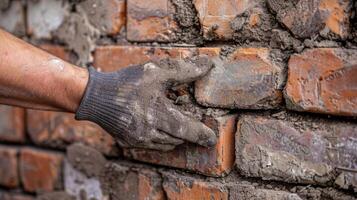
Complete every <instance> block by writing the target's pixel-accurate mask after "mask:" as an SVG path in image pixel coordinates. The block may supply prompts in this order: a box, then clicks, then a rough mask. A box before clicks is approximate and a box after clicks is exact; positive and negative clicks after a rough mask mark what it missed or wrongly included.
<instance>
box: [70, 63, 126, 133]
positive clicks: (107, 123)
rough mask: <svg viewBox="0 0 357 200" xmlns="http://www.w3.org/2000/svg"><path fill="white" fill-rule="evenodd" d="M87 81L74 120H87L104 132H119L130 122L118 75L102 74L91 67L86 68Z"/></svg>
mask: <svg viewBox="0 0 357 200" xmlns="http://www.w3.org/2000/svg"><path fill="white" fill-rule="evenodd" d="M88 71H89V80H88V84H87V87H86V89H85V92H84V95H83V97H82V100H81V103H80V105H79V107H78V109H77V111H76V114H75V119H76V120H89V121H92V122H95V123H97V124H99V125H100V126H101V127H102V128H104V129H105V130H111V132H116V133H118V132H121V131H123V129H125V128H127V126H128V125H129V124H130V122H131V118H132V117H131V115H130V112H128V109H127V108H126V107H125V105H126V104H127V102H126V101H127V99H126V98H125V97H122V96H123V94H120V92H119V90H125V88H122V87H121V88H120V89H119V87H118V86H119V85H121V82H122V81H123V80H122V79H123V78H124V77H121V76H118V73H116V72H113V73H102V72H98V71H96V70H95V69H94V68H93V67H89V68H88Z"/></svg>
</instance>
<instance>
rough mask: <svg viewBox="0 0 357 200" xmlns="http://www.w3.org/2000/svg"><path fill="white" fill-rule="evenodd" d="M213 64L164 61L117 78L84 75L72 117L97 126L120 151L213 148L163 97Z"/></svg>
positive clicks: (210, 137) (207, 134)
mask: <svg viewBox="0 0 357 200" xmlns="http://www.w3.org/2000/svg"><path fill="white" fill-rule="evenodd" d="M212 67H213V64H212V63H211V62H209V60H208V59H207V58H205V57H198V58H196V59H195V60H190V61H189V60H186V61H183V60H181V61H177V60H163V61H161V62H160V63H158V64H154V63H146V64H144V65H138V66H131V67H128V68H125V69H122V70H119V71H117V72H112V73H101V72H97V71H96V70H95V69H94V68H90V69H89V74H90V75H89V82H88V85H87V88H86V91H85V94H84V96H83V98H82V102H81V104H80V106H79V108H78V110H77V112H76V116H75V118H76V119H77V120H89V121H92V122H95V123H97V124H99V125H100V126H101V127H102V128H104V129H105V130H106V131H107V132H109V133H110V134H111V135H112V136H113V137H115V138H116V140H117V142H118V143H119V145H121V146H122V147H135V148H148V149H157V150H171V149H173V148H175V146H176V145H179V144H182V143H183V142H184V141H189V142H193V143H198V144H200V145H203V146H213V145H214V144H215V143H216V136H215V134H214V132H213V131H212V130H211V129H209V128H208V127H207V126H205V125H204V124H203V123H201V122H200V121H198V120H195V119H192V118H190V117H187V116H185V115H184V114H182V113H181V112H180V111H178V109H177V108H176V107H175V105H173V104H172V103H171V102H170V101H169V100H168V99H167V98H166V96H165V91H166V89H167V88H168V87H170V86H172V85H174V84H180V83H186V82H192V81H194V80H196V79H199V78H200V77H202V76H204V75H205V74H206V73H207V72H208V71H209V70H210V69H211V68H212Z"/></svg>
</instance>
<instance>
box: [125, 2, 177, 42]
mask: <svg viewBox="0 0 357 200" xmlns="http://www.w3.org/2000/svg"><path fill="white" fill-rule="evenodd" d="M173 14H174V7H173V5H172V3H171V1H169V0H152V1H146V0H128V1H127V24H126V26H127V39H128V40H129V41H142V42H143V41H146V42H147V41H158V42H168V41H172V40H174V36H175V31H176V30H177V24H176V22H175V20H174V17H173Z"/></svg>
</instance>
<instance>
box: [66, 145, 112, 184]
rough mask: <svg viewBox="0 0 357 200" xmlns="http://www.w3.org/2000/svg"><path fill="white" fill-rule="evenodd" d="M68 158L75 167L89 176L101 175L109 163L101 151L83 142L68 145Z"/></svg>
mask: <svg viewBox="0 0 357 200" xmlns="http://www.w3.org/2000/svg"><path fill="white" fill-rule="evenodd" d="M67 158H68V161H69V163H70V164H71V165H72V166H73V167H74V168H75V169H77V170H79V171H81V172H83V173H84V174H85V175H86V176H87V177H89V178H90V177H99V175H100V173H101V172H102V170H103V169H104V168H105V165H106V163H107V161H106V159H105V158H104V156H103V155H102V154H101V153H99V152H98V151H97V150H95V149H93V148H90V147H87V146H84V145H82V144H74V145H71V146H70V147H68V149H67Z"/></svg>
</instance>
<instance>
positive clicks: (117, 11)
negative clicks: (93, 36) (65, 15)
mask: <svg viewBox="0 0 357 200" xmlns="http://www.w3.org/2000/svg"><path fill="white" fill-rule="evenodd" d="M77 6H78V10H79V11H83V12H84V13H85V14H86V15H87V18H88V20H89V22H90V23H91V24H92V25H93V26H94V27H95V28H97V29H99V30H100V31H101V33H103V34H108V35H115V34H117V33H119V32H120V30H121V29H122V28H123V27H124V25H125V1H124V0H107V1H102V0H87V1H82V2H81V3H79V4H78V5H77Z"/></svg>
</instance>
